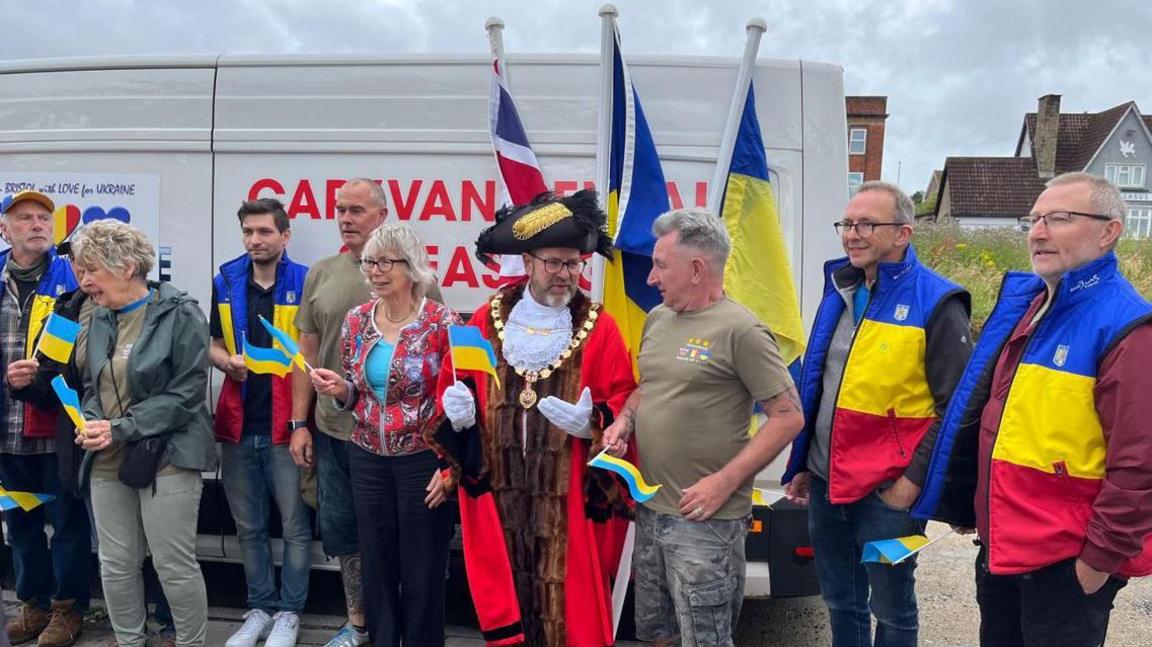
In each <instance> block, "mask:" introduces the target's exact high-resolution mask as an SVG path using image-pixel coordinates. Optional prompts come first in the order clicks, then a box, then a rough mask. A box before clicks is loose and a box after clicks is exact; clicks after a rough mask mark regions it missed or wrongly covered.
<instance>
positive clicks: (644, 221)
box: [604, 29, 669, 370]
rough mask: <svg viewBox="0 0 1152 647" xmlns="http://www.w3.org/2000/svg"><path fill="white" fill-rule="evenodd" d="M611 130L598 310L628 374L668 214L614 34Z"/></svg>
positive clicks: (654, 296)
mask: <svg viewBox="0 0 1152 647" xmlns="http://www.w3.org/2000/svg"><path fill="white" fill-rule="evenodd" d="M611 47H612V48H613V51H612V68H613V69H612V109H611V113H610V114H611V119H612V129H611V139H610V144H609V150H608V159H609V169H608V204H607V206H608V209H607V210H608V231H609V232H610V233H611V234H612V235H613V238H614V244H615V246H616V252H615V253H614V258H613V260H612V262H611V263H609V264H606V265H605V268H604V309H605V310H607V312H608V313H609V314H611V315H612V317H613V318H614V319H615V320H616V324H617V326H618V327H619V328H620V333H621V335H622V336H623V337H624V341H625V342H626V343H627V344H628V350H629V352H631V354H632V366H633V370H638V368H637V364H636V354H637V353H638V352H639V351H640V335H641V333H643V331H644V320H645V319H646V318H647V316H648V312H649V311H650V310H652V308H655V307H656V306H658V305H660V303H661V301H662V299H661V297H660V291H659V290H657V289H656V288H654V287H651V286H649V285H648V274H649V273H650V272H651V271H652V247H653V246H654V245H655V244H656V239H655V237H654V236H653V235H652V223H653V222H654V221H655V220H656V218H657V216H659V215H660V214H662V213H664V212H665V211H668V208H669V206H668V186H667V184H666V183H665V181H664V170H663V169H662V168H661V166H660V157H659V156H658V155H657V154H656V143H655V142H654V141H653V139H652V131H651V130H650V129H649V128H648V121H647V120H646V119H645V118H644V109H643V108H642V107H641V106H640V95H639V94H637V92H636V87H635V86H634V85H633V84H632V78H631V76H629V74H628V66H627V65H625V63H624V57H623V56H622V55H621V53H620V31H619V29H616V30H615V38H613V40H612V44H611Z"/></svg>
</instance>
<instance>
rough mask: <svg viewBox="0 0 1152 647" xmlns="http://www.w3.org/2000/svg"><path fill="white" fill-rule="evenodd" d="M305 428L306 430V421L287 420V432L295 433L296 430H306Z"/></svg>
mask: <svg viewBox="0 0 1152 647" xmlns="http://www.w3.org/2000/svg"><path fill="white" fill-rule="evenodd" d="M307 428H308V421H307V420H289V421H288V431H289V432H293V431H296V430H297V429H307Z"/></svg>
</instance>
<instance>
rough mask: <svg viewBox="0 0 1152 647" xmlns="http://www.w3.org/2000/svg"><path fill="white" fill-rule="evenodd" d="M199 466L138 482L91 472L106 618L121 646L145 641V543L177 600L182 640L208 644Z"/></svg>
mask: <svg viewBox="0 0 1152 647" xmlns="http://www.w3.org/2000/svg"><path fill="white" fill-rule="evenodd" d="M203 487H204V484H203V482H202V481H201V478H200V473H199V472H197V471H194V470H179V471H178V472H176V473H174V474H169V475H165V476H158V477H157V478H156V493H155V494H153V493H152V488H144V489H141V490H137V489H135V488H130V487H128V486H126V485H124V484H123V483H121V482H120V481H119V480H117V479H115V478H93V479H92V486H91V490H92V514H93V516H94V517H95V519H96V534H97V536H98V537H99V539H100V548H99V552H100V580H101V582H102V583H103V585H104V601H105V604H106V605H107V607H108V618H109V620H111V622H112V629H113V631H115V632H116V640H117V641H118V643H119V645H120V647H145V645H146V644H147V629H146V627H145V621H146V619H147V617H148V612H147V609H146V608H145V606H144V578H143V576H142V573H141V568H142V567H143V564H144V557H145V551H146V550H151V552H152V562H153V564H155V566H156V573H157V574H158V575H159V576H160V584H161V586H163V587H164V595H165V596H166V597H167V598H168V602H169V604H170V605H171V607H172V617H173V619H174V620H175V622H176V644H177V645H178V646H179V647H203V645H204V641H205V639H206V636H207V630H208V596H207V593H206V592H205V589H204V576H203V574H202V573H201V572H200V564H199V562H197V561H196V517H197V515H198V513H199V510H200V491H201V490H202V489H203Z"/></svg>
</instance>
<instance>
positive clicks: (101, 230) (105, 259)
mask: <svg viewBox="0 0 1152 647" xmlns="http://www.w3.org/2000/svg"><path fill="white" fill-rule="evenodd" d="M72 258H73V259H74V261H75V262H76V263H78V264H80V265H83V266H96V267H102V268H104V269H106V270H123V269H126V268H128V267H129V266H131V267H133V268H134V274H133V276H134V277H135V278H138V279H141V280H147V279H148V273H149V272H151V271H152V266H153V265H155V264H156V248H155V247H153V246H152V242H151V241H149V240H148V237H147V236H145V235H144V232H142V231H140V230H139V229H137V228H135V227H133V226H132V225H129V224H125V223H123V222H121V221H119V220H115V219H112V218H108V219H104V220H97V221H96V222H93V223H89V224H87V225H84V226H83V227H81V228H79V229H77V230H76V233H74V234H72Z"/></svg>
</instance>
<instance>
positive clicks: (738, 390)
mask: <svg viewBox="0 0 1152 647" xmlns="http://www.w3.org/2000/svg"><path fill="white" fill-rule="evenodd" d="M639 364H640V386H639V389H640V408H639V410H638V411H637V412H636V447H637V450H638V452H639V455H640V471H641V473H642V474H643V475H644V479H645V480H646V481H647V482H648V483H650V484H656V483H659V484H661V485H663V487H661V488H660V490H659V491H658V492H657V493H656V496H654V497H652V498H651V499H649V500H648V501H647V502H646V503H644V505H646V506H648V507H649V508H651V509H652V510H655V511H656V512H660V513H663V514H670V515H679V514H680V497H682V496H683V494H684V488H686V487H689V486H691V485H693V484H694V483H696V481H698V480H700V479H701V478H702V477H704V476H707V475H709V474H714V473H716V472H718V471H720V469H721V468H723V467H724V466H725V465H726V464H728V462H729V461H731V460H732V459H733V458H734V457H735V456H736V454H738V453H740V450H742V449H743V448H744V446H745V445H746V444H747V443H748V440H749V436H748V428H749V424H750V422H751V416H752V406H753V404H754V402H756V401H764V400H768V399H770V398H772V397H774V396H777V395H779V394H780V393H783V392H784V391H785V390H786V389H788V388H789V387H791V386H792V378H791V376H790V375H789V373H788V368H787V367H786V366H785V365H784V362H783V360H782V359H781V358H780V351H779V349H778V347H777V345H776V340H775V339H773V338H772V334H771V333H770V332H768V328H767V327H765V326H764V324H762V323H760V321H759V320H757V319H756V317H755V316H754V315H753V314H752V313H751V312H749V311H748V310H747V309H746V308H745V307H744V306H742V305H740V304H738V303H736V302H735V301H732V300H731V299H728V298H724V299H723V300H721V301H718V302H716V303H714V304H712V305H710V306H708V307H706V308H703V309H701V310H694V311H691V312H679V313H678V312H675V311H673V310H671V309H669V308H668V307H666V306H663V305H661V306H657V307H656V308H655V309H653V310H652V312H650V313H649V314H648V320H647V322H646V323H645V324H644V334H643V337H642V338H641V341H640V356H639ZM751 497H752V480H749V481H748V482H747V483H745V484H743V485H742V486H741V487H740V488H739V489H738V490H736V492H735V493H733V495H732V497H731V498H730V499H729V500H728V502H727V503H726V504H724V506H723V507H722V508H720V510H719V511H718V512H716V514H714V515H713V517H714V518H717V519H739V518H741V517H745V516H747V515H748V514H750V513H751V511H752V498H751Z"/></svg>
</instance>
